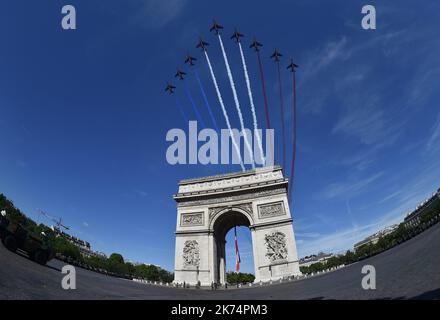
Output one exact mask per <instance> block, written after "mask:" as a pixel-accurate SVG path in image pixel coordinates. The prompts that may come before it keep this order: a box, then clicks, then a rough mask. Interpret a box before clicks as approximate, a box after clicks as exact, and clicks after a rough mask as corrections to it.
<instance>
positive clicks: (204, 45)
mask: <svg viewBox="0 0 440 320" xmlns="http://www.w3.org/2000/svg"><path fill="white" fill-rule="evenodd" d="M222 29H223V26H221V25H220V24H218V23H217V22H216V21H215V20H214V22H213V24H212V26H211V28H210V29H209V31H211V32H214V34H215V35H219V34H220V30H222ZM242 37H244V34H242V33H240V32H239V31H238V30H237V29H235V30H234V33H233V34H232V36H231V39H233V40H235V41H236V42H237V43H239V42H240V41H241V40H240V38H242ZM208 46H209V43H208V42H206V41H204V40H203V39H202V38H200V39H199V42H198V43H197V45H196V48H197V49H201V50H202V51H206V50H208ZM262 46H263V45H262V44H261V43H260V42H258V41H257V39H255V38H254V39H253V41H252V43H251V45H250V46H249V48H253V49H254V50H255V52H259V51H260V47H262ZM282 56H283V55H282V54H281V53H280V52H279V51H278V49H275V51H274V52H273V53H272V55H271V56H270V58H271V59H274V61H275V62H279V61H280V60H281V59H280V58H281V57H282ZM194 61H197V59H196V58H194V57H192V56H191V55H189V54H187V55H186V58H185V64H188V65H189V66H194ZM296 68H298V65H297V64H295V63H294V62H293V59H290V64H289V65H288V66H287V69H290V70H291V71H292V72H295V70H296ZM185 76H186V73H185V72H183V71H181V70H180V69H177V72H176V74H175V75H174V77H175V78H178V79H179V80H184V79H185ZM175 89H176V87H175V86H174V85H172V84H170V83H167V85H166V87H165V91H167V92H169V93H170V94H172V93H174V90H175Z"/></svg>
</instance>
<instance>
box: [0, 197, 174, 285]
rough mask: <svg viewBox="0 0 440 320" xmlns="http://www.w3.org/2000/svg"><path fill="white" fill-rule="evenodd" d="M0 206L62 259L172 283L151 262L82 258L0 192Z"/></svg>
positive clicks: (171, 276)
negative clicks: (135, 262)
mask: <svg viewBox="0 0 440 320" xmlns="http://www.w3.org/2000/svg"><path fill="white" fill-rule="evenodd" d="M0 209H1V210H6V212H7V214H8V219H10V220H13V221H16V222H18V223H20V224H21V225H22V226H23V227H24V228H26V230H28V231H29V232H31V233H33V234H35V235H41V233H42V232H44V234H45V235H46V236H45V237H44V239H45V240H46V241H48V242H49V244H50V245H51V246H52V248H53V249H54V251H55V253H56V254H57V256H58V257H61V258H63V259H64V260H66V261H68V262H69V263H73V264H76V265H79V266H84V267H88V268H90V269H92V270H96V271H100V272H104V273H108V274H112V275H115V276H123V277H128V278H129V277H133V278H141V279H145V280H149V281H162V282H172V281H173V279H174V274H173V273H171V272H168V271H167V270H164V269H162V268H159V267H157V266H154V265H145V264H141V265H136V266H135V265H133V264H132V263H130V262H125V261H124V257H123V256H122V255H121V254H119V253H113V254H111V255H110V257H108V258H105V257H84V256H82V255H81V253H80V250H79V248H78V247H77V246H76V245H74V244H73V243H71V242H70V241H68V240H67V239H66V238H64V237H62V236H57V235H56V234H55V232H54V231H53V230H52V229H50V228H49V227H47V226H45V225H43V224H37V223H35V222H34V221H33V220H32V219H30V218H28V217H27V216H26V215H25V214H23V213H22V212H21V211H20V209H18V208H16V207H15V206H14V204H13V203H12V201H10V200H9V199H8V198H6V196H5V195H3V194H0Z"/></svg>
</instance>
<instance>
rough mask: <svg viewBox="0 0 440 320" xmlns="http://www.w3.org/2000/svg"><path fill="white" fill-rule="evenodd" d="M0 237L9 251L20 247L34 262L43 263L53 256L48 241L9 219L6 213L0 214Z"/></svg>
mask: <svg viewBox="0 0 440 320" xmlns="http://www.w3.org/2000/svg"><path fill="white" fill-rule="evenodd" d="M0 238H1V241H2V243H3V245H4V246H5V247H6V248H7V249H9V250H10V251H13V252H15V251H17V249H21V250H23V251H25V252H26V253H27V254H28V255H29V257H30V258H31V259H32V260H34V261H35V262H37V263H39V264H42V265H45V264H46V263H47V262H48V261H49V260H51V259H52V258H53V257H54V250H53V249H52V247H51V245H50V244H49V243H48V241H47V240H46V239H45V238H44V237H41V236H38V235H35V234H33V233H31V232H29V231H28V230H26V228H24V227H23V226H22V225H20V224H19V223H16V222H14V221H11V220H9V219H8V218H7V216H6V214H2V215H0Z"/></svg>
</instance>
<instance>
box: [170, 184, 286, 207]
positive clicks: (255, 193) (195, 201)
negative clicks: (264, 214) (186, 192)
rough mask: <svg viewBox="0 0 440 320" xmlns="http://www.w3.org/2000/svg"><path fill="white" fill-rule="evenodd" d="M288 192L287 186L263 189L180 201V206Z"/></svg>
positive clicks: (209, 203) (240, 199)
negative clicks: (226, 195) (227, 195)
mask: <svg viewBox="0 0 440 320" xmlns="http://www.w3.org/2000/svg"><path fill="white" fill-rule="evenodd" d="M284 193H286V188H277V189H271V190H262V191H258V192H250V193H245V194H240V195H233V196H229V197H218V198H210V199H203V200H190V201H182V202H179V203H178V206H179V207H190V206H200V205H214V204H217V203H226V202H235V201H242V200H250V199H255V198H260V197H269V196H272V195H278V194H284Z"/></svg>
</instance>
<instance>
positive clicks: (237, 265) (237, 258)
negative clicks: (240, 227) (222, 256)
mask: <svg viewBox="0 0 440 320" xmlns="http://www.w3.org/2000/svg"><path fill="white" fill-rule="evenodd" d="M234 234H235V272H240V262H241V259H240V251H238V240H237V227H234Z"/></svg>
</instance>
